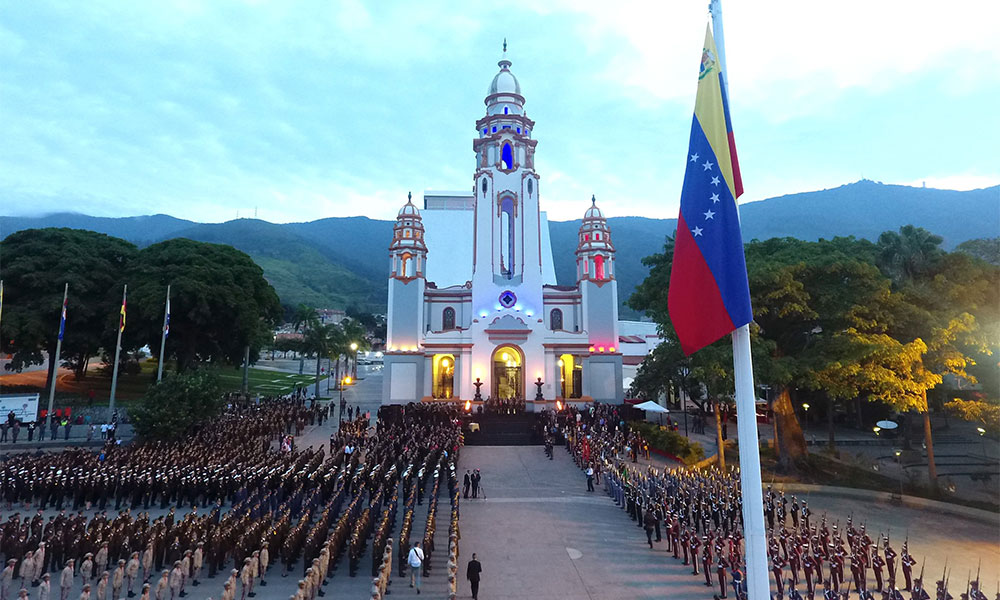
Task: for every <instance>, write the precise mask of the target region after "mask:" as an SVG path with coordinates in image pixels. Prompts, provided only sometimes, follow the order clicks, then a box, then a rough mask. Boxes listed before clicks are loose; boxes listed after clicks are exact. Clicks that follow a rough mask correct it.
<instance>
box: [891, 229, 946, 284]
mask: <svg viewBox="0 0 1000 600" xmlns="http://www.w3.org/2000/svg"><path fill="white" fill-rule="evenodd" d="M943 241H944V240H943V238H942V237H941V236H939V235H934V234H933V233H931V232H929V231H927V230H926V229H924V228H923V227H914V226H913V225H904V226H903V227H900V228H899V231H898V232H895V231H886V232H883V233H882V235H880V236H879V238H878V256H877V261H878V266H879V268H880V269H881V270H882V272H883V273H885V275H886V276H887V277H889V279H891V280H892V282H893V284H894V285H896V286H897V287H901V286H903V285H905V284H907V283H911V282H912V281H913V280H915V279H917V278H918V277H920V276H921V275H923V274H924V273H926V272H927V271H928V269H929V268H930V267H931V266H933V264H934V263H935V262H936V261H937V259H939V258H941V257H942V256H944V251H943V250H941V242H943Z"/></svg>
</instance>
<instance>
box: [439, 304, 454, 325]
mask: <svg viewBox="0 0 1000 600" xmlns="http://www.w3.org/2000/svg"><path fill="white" fill-rule="evenodd" d="M454 328H455V309H454V308H452V307H450V306H449V307H447V308H445V309H444V312H442V313H441V329H443V330H444V331H449V330H452V329H454Z"/></svg>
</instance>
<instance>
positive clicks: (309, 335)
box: [303, 323, 344, 398]
mask: <svg viewBox="0 0 1000 600" xmlns="http://www.w3.org/2000/svg"><path fill="white" fill-rule="evenodd" d="M343 342H344V332H343V330H342V329H341V328H340V327H339V326H337V325H335V324H332V323H331V324H329V325H324V324H321V323H315V324H313V325H312V326H311V327H309V328H308V329H307V330H306V332H305V338H304V340H303V345H304V346H305V351H306V352H309V353H315V354H316V397H317V398H319V380H320V369H321V368H322V367H321V364H322V361H323V358H332V357H333V356H334V355H335V353H339V352H341V349H342V348H343Z"/></svg>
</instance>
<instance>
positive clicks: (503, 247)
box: [500, 196, 514, 279]
mask: <svg viewBox="0 0 1000 600" xmlns="http://www.w3.org/2000/svg"><path fill="white" fill-rule="evenodd" d="M500 236H501V239H500V269H501V272H502V273H503V274H504V275H506V276H507V279H511V278H513V277H514V199H513V198H511V197H510V196H507V197H505V198H504V199H503V200H501V201H500Z"/></svg>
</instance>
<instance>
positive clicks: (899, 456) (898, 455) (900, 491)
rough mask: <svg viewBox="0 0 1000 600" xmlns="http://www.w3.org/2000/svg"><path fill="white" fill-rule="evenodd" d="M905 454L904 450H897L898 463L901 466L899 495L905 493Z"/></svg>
mask: <svg viewBox="0 0 1000 600" xmlns="http://www.w3.org/2000/svg"><path fill="white" fill-rule="evenodd" d="M902 454H903V451H902V450H896V464H897V465H898V466H899V495H900V497H902V495H903V459H902V458H901V456H902Z"/></svg>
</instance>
